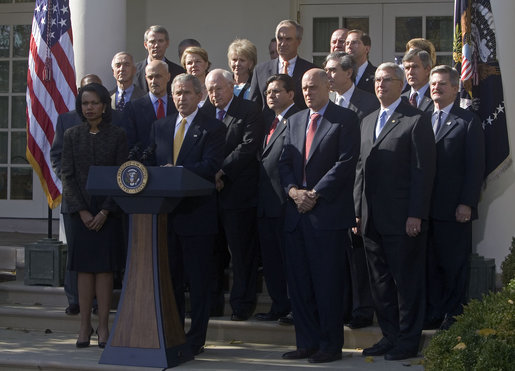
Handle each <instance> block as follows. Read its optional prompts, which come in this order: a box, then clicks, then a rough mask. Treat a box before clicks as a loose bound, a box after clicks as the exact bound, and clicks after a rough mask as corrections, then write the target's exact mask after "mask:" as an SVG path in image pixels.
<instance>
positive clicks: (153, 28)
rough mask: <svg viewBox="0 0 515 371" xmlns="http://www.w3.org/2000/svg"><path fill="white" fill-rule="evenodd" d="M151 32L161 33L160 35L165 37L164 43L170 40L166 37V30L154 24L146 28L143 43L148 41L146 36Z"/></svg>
mask: <svg viewBox="0 0 515 371" xmlns="http://www.w3.org/2000/svg"><path fill="white" fill-rule="evenodd" d="M151 32H154V33H162V34H164V35H165V40H166V41H168V40H170V36H169V35H168V31H167V30H166V28H164V27H163V26H161V25H159V24H155V25H153V26H150V27H149V28H147V30H146V31H145V35H144V36H143V41H147V40H148V34H149V33H151Z"/></svg>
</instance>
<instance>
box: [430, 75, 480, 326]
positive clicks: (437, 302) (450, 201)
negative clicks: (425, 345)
mask: <svg viewBox="0 0 515 371" xmlns="http://www.w3.org/2000/svg"><path fill="white" fill-rule="evenodd" d="M430 89H431V97H432V98H433V101H434V105H435V106H434V112H426V113H425V115H426V116H427V118H428V119H431V122H432V123H433V131H434V132H435V140H436V165H437V167H436V177H435V183H434V189H433V197H432V202H431V214H430V224H429V244H428V251H427V277H428V279H427V288H428V295H427V311H426V327H430V328H435V327H436V328H437V327H440V329H442V330H447V329H448V328H449V327H450V326H451V325H452V324H453V323H454V322H455V321H456V320H455V318H454V316H456V315H459V314H461V313H462V312H463V305H464V304H465V303H466V292H467V288H468V286H469V274H470V272H469V271H470V267H469V258H470V253H471V252H472V220H474V219H477V216H478V213H477V204H478V201H479V195H480V193H481V185H482V183H483V177H484V171H485V144H484V136H483V130H482V127H481V122H480V120H479V118H478V117H477V116H476V115H475V114H474V113H472V112H470V111H466V110H464V109H461V108H460V107H459V105H458V104H457V103H455V100H456V95H457V93H458V90H459V75H458V72H457V71H456V70H455V69H453V68H451V67H449V66H437V67H435V68H433V69H432V70H431V77H430ZM442 320H443V321H442Z"/></svg>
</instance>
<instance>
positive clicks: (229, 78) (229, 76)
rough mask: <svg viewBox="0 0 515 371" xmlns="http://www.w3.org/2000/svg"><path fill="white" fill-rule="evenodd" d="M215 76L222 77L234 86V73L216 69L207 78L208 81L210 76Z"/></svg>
mask: <svg viewBox="0 0 515 371" xmlns="http://www.w3.org/2000/svg"><path fill="white" fill-rule="evenodd" d="M213 75H222V77H223V78H224V79H225V80H227V82H228V83H231V84H232V85H234V77H233V75H232V73H230V72H229V71H227V70H224V69H223V68H215V69H214V70H213V71H211V72H209V73H208V74H207V76H206V80H207V78H208V77H209V76H213Z"/></svg>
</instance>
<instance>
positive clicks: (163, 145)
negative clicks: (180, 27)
mask: <svg viewBox="0 0 515 371" xmlns="http://www.w3.org/2000/svg"><path fill="white" fill-rule="evenodd" d="M172 90H173V92H172V94H173V100H174V103H175V106H176V108H177V110H178V111H179V112H178V113H175V114H172V115H170V116H167V117H165V118H163V119H160V120H157V121H156V122H155V123H154V124H153V125H152V131H151V134H150V141H151V143H152V145H153V146H155V160H156V165H161V166H182V167H184V168H185V169H187V170H189V171H191V172H193V173H195V174H197V175H199V176H201V177H202V178H204V179H206V180H209V181H210V182H214V180H215V173H216V172H217V171H218V169H219V168H220V166H221V164H222V161H223V146H224V140H225V127H224V125H222V124H221V123H220V122H219V121H217V120H215V119H213V118H209V117H207V116H206V115H204V114H202V113H201V112H199V110H198V106H197V105H198V103H199V102H200V100H201V99H202V86H201V84H200V82H199V81H198V79H197V78H196V77H194V76H192V75H186V74H181V75H179V76H177V77H176V78H175V79H174V81H173V85H172ZM217 230H218V227H217V206H216V195H215V193H213V194H211V195H209V196H202V197H192V198H186V199H184V200H182V201H181V202H180V203H179V205H178V206H177V207H176V209H175V210H174V211H173V212H172V213H170V214H168V246H169V262H170V271H171V276H172V283H173V288H174V294H175V300H176V302H177V307H178V311H179V315H180V317H181V320H182V323H183V326H184V318H185V305H184V303H185V301H184V279H186V280H187V282H188V284H189V288H190V301H191V327H190V330H189V331H188V333H187V334H186V340H187V342H188V344H189V346H190V347H191V350H192V352H193V354H194V355H197V354H199V353H201V352H202V351H203V348H204V343H205V341H206V332H207V325H208V321H209V293H210V289H209V286H210V282H209V274H208V272H209V262H210V257H211V254H212V253H213V246H214V240H215V235H216V232H217Z"/></svg>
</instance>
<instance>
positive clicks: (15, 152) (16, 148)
mask: <svg viewBox="0 0 515 371" xmlns="http://www.w3.org/2000/svg"><path fill="white" fill-rule="evenodd" d="M25 147H27V134H26V133H25V132H24V131H11V164H28V163H29V162H28V161H27V159H26V158H25Z"/></svg>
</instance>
